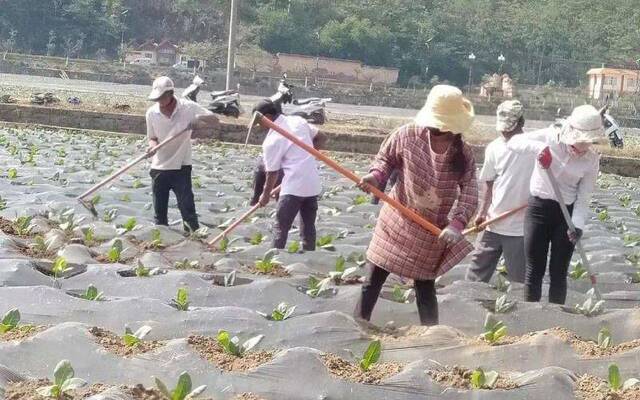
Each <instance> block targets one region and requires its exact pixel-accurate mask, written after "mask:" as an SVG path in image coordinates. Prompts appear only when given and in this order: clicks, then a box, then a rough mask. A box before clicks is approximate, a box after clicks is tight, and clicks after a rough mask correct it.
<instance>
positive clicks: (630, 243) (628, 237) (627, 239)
mask: <svg viewBox="0 0 640 400" xmlns="http://www.w3.org/2000/svg"><path fill="white" fill-rule="evenodd" d="M622 240H624V246H625V247H636V246H637V245H638V244H640V235H633V234H630V233H627V234H625V235H624V236H623V237H622Z"/></svg>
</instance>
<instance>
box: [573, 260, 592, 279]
mask: <svg viewBox="0 0 640 400" xmlns="http://www.w3.org/2000/svg"><path fill="white" fill-rule="evenodd" d="M587 275H589V273H588V272H587V270H586V269H585V268H584V266H583V265H582V262H580V261H578V262H576V263H575V264H573V269H572V270H571V272H569V277H570V278H571V279H575V280H580V279H584V278H586V277H587Z"/></svg>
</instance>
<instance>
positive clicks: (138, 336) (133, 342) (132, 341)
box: [122, 325, 151, 347]
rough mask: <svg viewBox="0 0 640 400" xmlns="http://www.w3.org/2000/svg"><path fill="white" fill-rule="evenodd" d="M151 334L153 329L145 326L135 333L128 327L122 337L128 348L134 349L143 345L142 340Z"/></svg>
mask: <svg viewBox="0 0 640 400" xmlns="http://www.w3.org/2000/svg"><path fill="white" fill-rule="evenodd" d="M149 332H151V327H150V326H147V325H144V326H141V327H140V329H138V330H137V331H135V332H133V331H132V330H131V329H130V328H129V327H128V326H127V327H125V328H124V335H123V336H122V341H123V343H124V345H125V346H127V347H134V346H137V345H139V344H140V343H142V339H144V338H145V337H146V336H147V335H148V334H149Z"/></svg>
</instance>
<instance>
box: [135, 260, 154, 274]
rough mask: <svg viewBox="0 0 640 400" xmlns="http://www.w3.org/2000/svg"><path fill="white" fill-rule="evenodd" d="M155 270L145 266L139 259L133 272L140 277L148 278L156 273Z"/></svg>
mask: <svg viewBox="0 0 640 400" xmlns="http://www.w3.org/2000/svg"><path fill="white" fill-rule="evenodd" d="M154 271H155V270H152V269H151V268H147V267H145V266H144V264H143V263H142V261H140V260H138V265H137V266H136V268H135V269H134V270H133V272H134V273H135V274H136V276H137V277H138V278H148V277H150V276H151V275H154Z"/></svg>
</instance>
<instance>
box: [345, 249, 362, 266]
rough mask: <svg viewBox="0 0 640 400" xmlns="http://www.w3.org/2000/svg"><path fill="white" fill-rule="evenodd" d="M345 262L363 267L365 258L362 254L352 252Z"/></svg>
mask: <svg viewBox="0 0 640 400" xmlns="http://www.w3.org/2000/svg"><path fill="white" fill-rule="evenodd" d="M347 261H348V262H350V263H355V264H356V265H357V266H358V267H363V266H364V265H365V264H366V263H367V256H366V255H365V254H364V253H357V252H353V253H351V254H350V255H349V256H348V257H347Z"/></svg>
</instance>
